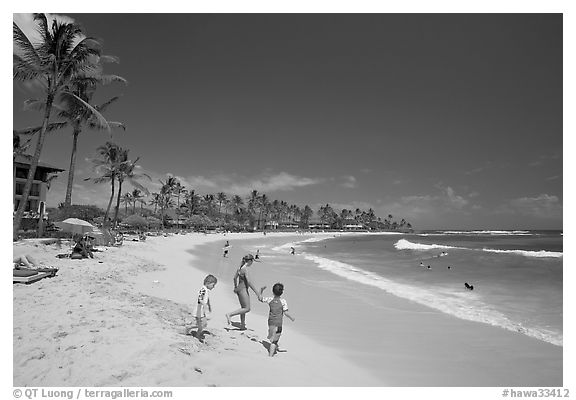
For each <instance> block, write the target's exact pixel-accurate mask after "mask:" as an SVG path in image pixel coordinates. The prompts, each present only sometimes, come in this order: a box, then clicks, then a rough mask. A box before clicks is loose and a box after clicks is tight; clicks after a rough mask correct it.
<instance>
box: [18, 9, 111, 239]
mask: <svg viewBox="0 0 576 400" xmlns="http://www.w3.org/2000/svg"><path fill="white" fill-rule="evenodd" d="M34 21H35V22H37V24H38V33H39V34H40V36H41V40H40V42H39V43H38V44H36V45H34V44H32V42H31V40H30V38H28V36H26V34H25V33H24V32H23V31H22V30H21V28H20V27H19V26H18V25H17V24H16V23H15V22H13V23H12V36H13V44H14V54H13V63H12V65H13V78H14V80H16V81H22V82H30V81H36V82H39V83H40V84H41V86H42V88H43V89H44V95H45V100H44V104H45V105H44V114H43V120H42V128H41V129H40V131H39V132H38V139H37V141H36V149H35V151H34V155H33V157H32V161H31V164H30V169H29V170H28V177H27V179H26V184H25V185H24V190H23V193H22V200H21V201H20V205H19V206H18V209H17V211H16V215H15V216H14V221H13V234H14V237H16V236H17V234H18V230H19V229H20V223H21V221H22V217H23V215H24V210H25V209H26V204H27V203H28V197H29V195H30V189H31V188H32V181H33V180H34V175H35V173H36V168H37V167H38V161H39V160H40V156H41V154H42V147H43V145H44V139H45V135H46V130H47V128H48V123H49V121H50V114H51V112H52V106H53V103H54V100H55V99H56V97H57V96H59V95H60V94H63V93H66V94H68V95H70V96H72V97H77V96H76V95H74V94H73V93H71V92H70V91H69V85H70V82H71V80H72V79H73V78H74V77H75V76H78V75H81V74H82V73H84V72H86V71H90V70H92V69H93V68H94V62H93V61H92V60H94V57H96V58H97V57H98V56H100V43H98V41H96V40H95V39H92V38H88V37H84V35H83V34H82V30H81V28H80V26H79V25H77V24H75V23H71V22H59V21H57V20H56V19H55V20H54V21H53V22H52V26H51V27H49V26H48V19H47V18H46V15H44V14H34ZM78 100H79V101H81V102H83V100H82V99H79V98H78Z"/></svg>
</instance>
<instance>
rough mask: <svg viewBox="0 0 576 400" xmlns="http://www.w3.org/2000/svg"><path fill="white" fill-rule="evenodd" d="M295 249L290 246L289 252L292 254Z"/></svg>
mask: <svg viewBox="0 0 576 400" xmlns="http://www.w3.org/2000/svg"><path fill="white" fill-rule="evenodd" d="M295 251H296V249H294V247H290V254H292V255H294V252H295Z"/></svg>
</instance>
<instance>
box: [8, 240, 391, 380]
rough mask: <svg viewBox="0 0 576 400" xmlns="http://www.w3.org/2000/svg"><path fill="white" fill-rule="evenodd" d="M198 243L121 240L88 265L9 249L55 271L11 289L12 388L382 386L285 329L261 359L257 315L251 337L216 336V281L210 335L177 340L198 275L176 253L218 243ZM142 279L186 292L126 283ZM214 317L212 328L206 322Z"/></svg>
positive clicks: (225, 299)
mask: <svg viewBox="0 0 576 400" xmlns="http://www.w3.org/2000/svg"><path fill="white" fill-rule="evenodd" d="M199 236H200V235H197V236H194V235H181V236H180V235H176V236H172V237H167V238H150V239H148V240H147V241H146V242H144V243H137V242H125V244H124V246H122V247H120V248H108V249H106V250H105V251H103V252H102V253H95V254H96V256H95V259H93V260H91V259H86V260H59V259H56V258H54V256H55V254H58V253H59V252H62V249H58V248H57V247H56V246H44V245H32V244H30V243H18V244H16V245H15V246H14V247H15V248H16V247H19V249H18V250H19V251H20V250H24V251H26V252H28V253H29V254H31V255H33V256H35V257H36V258H37V259H39V261H41V262H42V261H44V262H45V263H46V264H48V263H49V264H52V265H55V266H58V267H59V268H60V271H59V272H58V275H57V276H56V277H55V278H52V279H43V280H41V281H39V282H36V283H34V284H32V285H15V286H14V290H13V301H14V306H13V323H14V329H13V336H14V340H13V367H14V370H13V374H14V375H13V384H14V385H15V386H174V387H181V386H227V387H230V386H245V387H249V386H302V387H311V386H353V385H359V386H372V387H376V386H384V383H383V382H381V381H380V380H378V379H376V378H374V377H372V376H371V374H370V373H369V372H367V371H364V370H362V369H360V368H358V367H356V366H354V365H351V364H350V363H349V362H348V361H347V360H345V359H343V358H342V357H340V356H338V355H337V354H334V352H333V351H332V349H330V348H327V347H323V346H318V345H317V344H316V343H315V342H313V341H310V340H309V339H308V338H307V337H305V336H303V335H299V334H298V333H296V332H295V331H290V333H288V334H287V335H286V337H290V338H291V339H290V340H291V344H290V347H288V353H285V354H284V353H281V354H279V355H277V356H275V357H273V358H270V357H268V355H267V351H266V350H265V348H264V346H263V344H262V343H260V340H261V338H263V337H265V335H261V333H260V331H261V330H262V328H266V318H265V317H262V316H258V315H256V314H253V313H252V314H250V315H249V317H248V321H249V328H250V327H253V328H254V331H251V330H248V331H244V332H241V331H236V330H234V329H231V330H230V331H226V330H225V326H224V325H225V323H224V321H223V320H224V315H223V314H224V312H226V311H228V308H231V307H235V308H236V307H237V305H236V302H237V300H236V299H235V298H234V297H233V296H232V295H231V294H228V295H221V293H225V292H226V291H225V290H224V289H225V287H226V284H225V279H221V280H219V284H218V285H217V287H216V289H215V291H214V292H213V294H212V295H211V299H212V300H211V301H212V302H213V305H214V308H215V313H214V314H215V315H214V318H213V319H212V320H210V321H209V323H208V328H207V330H208V331H209V332H210V333H211V334H209V335H206V342H205V344H201V343H199V342H198V341H197V340H196V339H195V338H194V337H193V336H188V335H184V334H183V325H184V322H185V319H186V318H187V317H188V316H189V311H190V308H191V307H190V303H191V302H193V301H194V300H195V296H196V293H197V291H198V289H199V288H200V286H201V284H202V279H203V277H204V273H203V272H201V271H200V270H198V269H197V268H189V262H190V260H191V259H193V258H192V257H191V255H190V254H189V253H186V252H183V251H180V252H178V251H177V250H176V249H181V248H182V245H185V246H189V245H190V244H191V243H196V244H199V243H206V242H207V241H214V240H221V238H222V236H219V237H217V238H214V237H210V236H208V237H207V238H206V239H207V240H204V239H203V238H201V237H200V238H199ZM171 250H172V252H173V254H172V253H171V252H170V251H171ZM171 255H173V256H174V257H171ZM158 259H160V262H158ZM99 261H102V262H101V263H100V262H99ZM166 261H169V265H166ZM179 261H183V262H182V263H181V264H178V262H179ZM162 262H164V264H162ZM176 272H179V273H182V274H185V278H184V279H182V278H183V277H182V276H180V277H178V276H177V275H175V273H176ZM146 274H152V275H154V274H160V276H166V277H170V278H172V279H171V281H174V282H182V283H183V285H182V288H183V290H185V291H186V292H185V293H180V294H178V293H173V295H175V296H178V295H181V296H182V300H185V301H184V302H176V301H173V300H170V299H165V298H162V297H159V296H153V295H147V294H143V293H142V288H141V287H140V286H139V285H138V283H136V282H135V281H137V280H138V277H142V276H144V277H145V278H148V277H149V276H148V275H146ZM174 277H176V279H174ZM159 282H160V281H159ZM151 284H153V285H157V286H159V287H160V289H162V286H161V285H158V284H154V283H153V282H151ZM165 288H166V287H164V289H165ZM218 289H219V290H220V291H221V292H219V290H218ZM168 297H170V296H168ZM54 299H57V301H56V305H57V306H56V307H55V306H54V304H53V300H54ZM219 314H222V322H220V321H218V317H217V316H216V315H219ZM286 344H287V345H288V340H286ZM334 367H336V369H333V368H334Z"/></svg>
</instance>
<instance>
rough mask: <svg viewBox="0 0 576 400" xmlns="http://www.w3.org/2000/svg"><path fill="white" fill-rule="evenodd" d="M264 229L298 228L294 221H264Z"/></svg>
mask: <svg viewBox="0 0 576 400" xmlns="http://www.w3.org/2000/svg"><path fill="white" fill-rule="evenodd" d="M266 229H271V230H272V229H298V223H297V222H294V221H280V222H278V221H275V220H271V221H266Z"/></svg>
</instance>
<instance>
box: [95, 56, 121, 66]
mask: <svg viewBox="0 0 576 400" xmlns="http://www.w3.org/2000/svg"><path fill="white" fill-rule="evenodd" d="M100 62H101V63H116V64H119V63H120V59H119V58H118V57H116V56H110V55H104V54H102V55H101V56H100Z"/></svg>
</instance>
